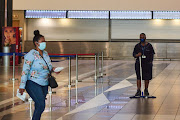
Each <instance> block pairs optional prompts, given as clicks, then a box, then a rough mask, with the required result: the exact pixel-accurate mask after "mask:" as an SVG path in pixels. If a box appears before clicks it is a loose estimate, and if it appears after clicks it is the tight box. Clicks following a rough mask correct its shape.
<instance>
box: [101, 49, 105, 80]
mask: <svg viewBox="0 0 180 120" xmlns="http://www.w3.org/2000/svg"><path fill="white" fill-rule="evenodd" d="M103 62H104V55H103V52H102V54H101V77H103Z"/></svg>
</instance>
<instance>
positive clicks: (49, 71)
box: [39, 54, 51, 75]
mask: <svg viewBox="0 0 180 120" xmlns="http://www.w3.org/2000/svg"><path fill="white" fill-rule="evenodd" d="M39 55H40V54H39ZM40 56H41V55H40ZM41 57H42V59H43V60H44V62H45V63H46V65H47V67H48V70H49V73H50V75H51V71H50V69H49V65H48V64H47V62H46V60H45V59H44V57H43V56H41Z"/></svg>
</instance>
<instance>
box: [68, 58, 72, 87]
mask: <svg viewBox="0 0 180 120" xmlns="http://www.w3.org/2000/svg"><path fill="white" fill-rule="evenodd" d="M68 88H71V57H69V84H68Z"/></svg>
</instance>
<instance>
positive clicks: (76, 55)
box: [76, 54, 78, 104]
mask: <svg viewBox="0 0 180 120" xmlns="http://www.w3.org/2000/svg"><path fill="white" fill-rule="evenodd" d="M76 104H78V55H77V54H76Z"/></svg>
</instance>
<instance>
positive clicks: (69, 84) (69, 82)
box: [65, 56, 75, 88]
mask: <svg viewBox="0 0 180 120" xmlns="http://www.w3.org/2000/svg"><path fill="white" fill-rule="evenodd" d="M68 74H69V81H68V85H65V87H68V88H71V87H75V85H71V56H69V73H68Z"/></svg>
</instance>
